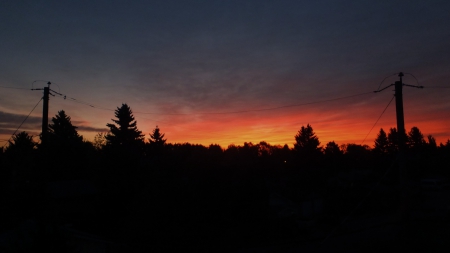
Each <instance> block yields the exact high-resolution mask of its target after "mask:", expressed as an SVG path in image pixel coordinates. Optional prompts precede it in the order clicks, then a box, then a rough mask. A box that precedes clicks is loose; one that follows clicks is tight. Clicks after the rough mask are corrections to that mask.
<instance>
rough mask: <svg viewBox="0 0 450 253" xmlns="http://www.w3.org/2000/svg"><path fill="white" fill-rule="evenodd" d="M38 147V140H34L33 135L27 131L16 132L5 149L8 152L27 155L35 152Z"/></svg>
mask: <svg viewBox="0 0 450 253" xmlns="http://www.w3.org/2000/svg"><path fill="white" fill-rule="evenodd" d="M35 147H36V142H35V141H33V136H31V135H28V133H27V132H25V131H23V132H21V133H18V134H15V135H14V136H13V137H12V140H9V141H8V147H7V148H6V150H5V153H6V154H10V153H16V154H20V155H21V156H25V155H27V154H30V153H31V152H33V150H34V148H35Z"/></svg>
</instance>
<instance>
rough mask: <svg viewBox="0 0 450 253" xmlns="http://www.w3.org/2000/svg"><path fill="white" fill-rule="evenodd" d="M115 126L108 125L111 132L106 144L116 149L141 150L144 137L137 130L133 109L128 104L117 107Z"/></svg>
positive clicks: (107, 136)
mask: <svg viewBox="0 0 450 253" xmlns="http://www.w3.org/2000/svg"><path fill="white" fill-rule="evenodd" d="M114 115H115V116H116V119H112V121H113V122H114V123H115V124H110V123H108V124H106V126H107V127H109V129H110V132H109V133H108V134H107V135H106V136H105V138H106V144H107V145H109V146H111V147H114V148H118V147H121V148H127V149H128V148H130V149H134V150H136V149H140V148H141V147H142V145H143V144H144V135H143V134H142V132H141V131H139V130H138V129H137V126H136V124H137V123H136V121H135V120H134V116H133V113H132V111H131V108H130V107H129V106H128V105H127V104H122V106H121V107H117V109H116V111H115V114H114Z"/></svg>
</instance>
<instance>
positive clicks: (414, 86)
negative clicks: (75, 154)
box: [403, 83, 423, 89]
mask: <svg viewBox="0 0 450 253" xmlns="http://www.w3.org/2000/svg"><path fill="white" fill-rule="evenodd" d="M403 86H408V87H413V88H418V89H423V86H418V85H411V84H406V83H404V84H403Z"/></svg>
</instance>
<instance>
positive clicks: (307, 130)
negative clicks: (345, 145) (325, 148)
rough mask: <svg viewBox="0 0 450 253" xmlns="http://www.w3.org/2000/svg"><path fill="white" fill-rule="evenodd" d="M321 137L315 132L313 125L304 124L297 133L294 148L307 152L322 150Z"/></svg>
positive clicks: (312, 152) (313, 152) (314, 152)
mask: <svg viewBox="0 0 450 253" xmlns="http://www.w3.org/2000/svg"><path fill="white" fill-rule="evenodd" d="M319 145H320V142H319V138H318V137H317V136H316V133H314V130H313V129H312V127H311V125H309V124H308V125H306V127H304V126H302V127H301V128H300V130H299V131H298V133H297V135H295V143H294V149H295V150H296V151H299V152H302V153H305V154H317V153H320V152H321V147H319Z"/></svg>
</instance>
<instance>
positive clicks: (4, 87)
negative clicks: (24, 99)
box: [0, 86, 32, 90]
mask: <svg viewBox="0 0 450 253" xmlns="http://www.w3.org/2000/svg"><path fill="white" fill-rule="evenodd" d="M0 88H2V89H14V90H32V89H28V88H17V87H11V86H0Z"/></svg>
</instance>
